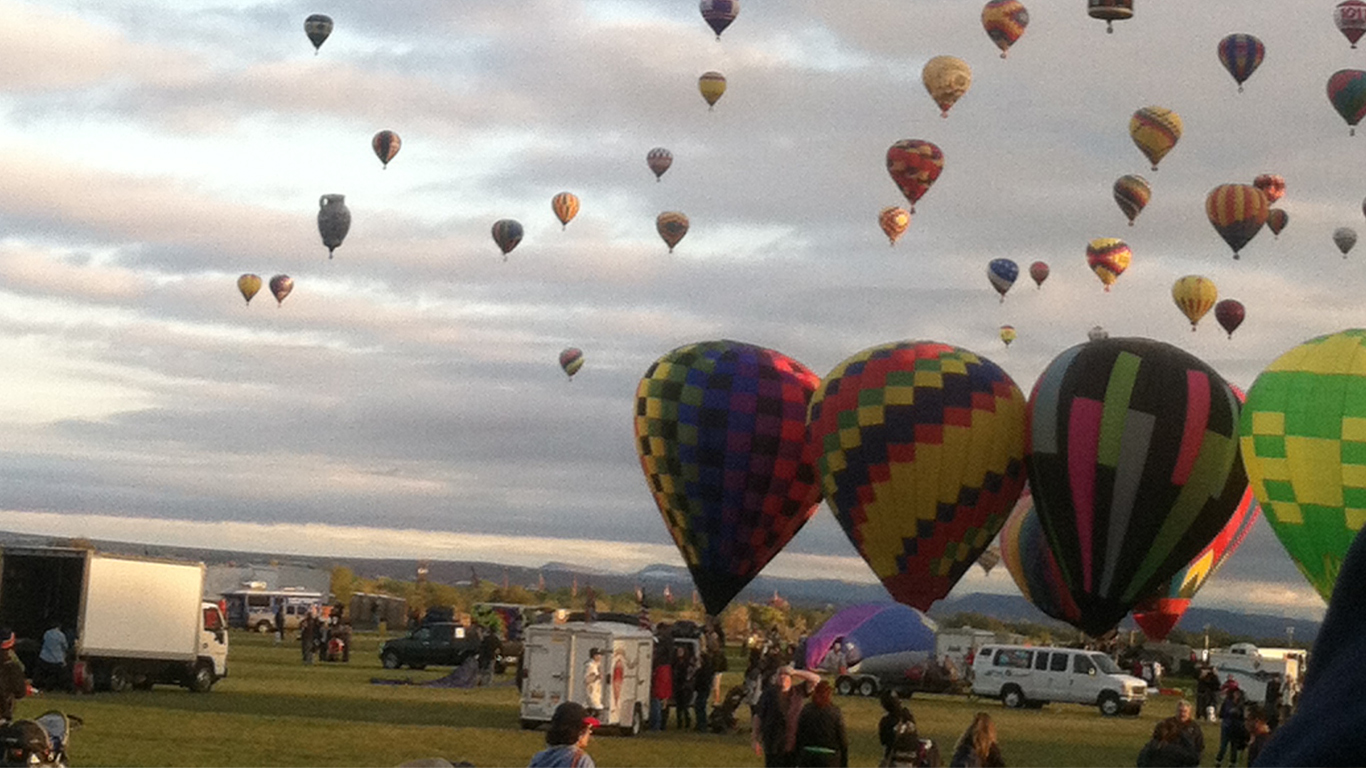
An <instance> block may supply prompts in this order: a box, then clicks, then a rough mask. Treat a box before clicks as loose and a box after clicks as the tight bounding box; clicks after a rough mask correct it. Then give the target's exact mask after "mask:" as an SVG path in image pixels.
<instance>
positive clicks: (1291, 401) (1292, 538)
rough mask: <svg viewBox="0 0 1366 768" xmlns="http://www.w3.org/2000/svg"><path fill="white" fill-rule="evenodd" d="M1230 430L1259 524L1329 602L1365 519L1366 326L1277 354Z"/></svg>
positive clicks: (1313, 340)
mask: <svg viewBox="0 0 1366 768" xmlns="http://www.w3.org/2000/svg"><path fill="white" fill-rule="evenodd" d="M1239 433H1240V439H1241V443H1242V454H1243V464H1244V466H1246V467H1247V477H1248V480H1249V481H1250V482H1251V484H1252V490H1253V492H1254V493H1255V494H1257V501H1258V502H1260V503H1261V505H1262V511H1263V513H1264V514H1265V515H1266V519H1267V522H1269V523H1271V528H1272V530H1274V531H1275V532H1276V536H1277V537H1278V538H1280V540H1281V544H1283V545H1285V549H1286V551H1287V552H1289V553H1290V557H1291V558H1292V559H1294V561H1295V565H1297V566H1299V569H1300V572H1301V573H1303V574H1304V576H1305V578H1307V579H1309V583H1310V584H1313V585H1314V588H1315V589H1317V590H1318V592H1319V594H1320V595H1322V596H1323V599H1324V600H1328V599H1329V598H1330V597H1332V594H1333V584H1334V583H1335V582H1336V581H1337V578H1338V569H1339V568H1340V567H1341V566H1342V560H1343V558H1344V557H1345V556H1346V554H1347V548H1348V547H1350V546H1351V544H1352V539H1354V538H1355V537H1356V535H1357V531H1358V530H1360V529H1361V525H1362V523H1363V522H1366V329H1360V328H1354V329H1351V330H1346V331H1342V332H1340V333H1335V334H1332V335H1330V336H1320V337H1319V338H1317V339H1312V340H1310V341H1307V342H1305V343H1303V344H1301V345H1300V346H1298V347H1295V348H1294V349H1292V350H1290V351H1289V352H1286V353H1285V354H1283V355H1281V356H1280V357H1279V358H1277V359H1276V361H1275V362H1273V363H1272V364H1271V365H1270V366H1268V367H1267V369H1266V370H1264V371H1262V373H1261V375H1260V376H1258V377H1257V381H1256V382H1254V383H1253V385H1252V388H1251V389H1249V390H1248V393H1247V404H1246V405H1245V406H1244V407H1243V413H1242V419H1241V421H1240V424H1239Z"/></svg>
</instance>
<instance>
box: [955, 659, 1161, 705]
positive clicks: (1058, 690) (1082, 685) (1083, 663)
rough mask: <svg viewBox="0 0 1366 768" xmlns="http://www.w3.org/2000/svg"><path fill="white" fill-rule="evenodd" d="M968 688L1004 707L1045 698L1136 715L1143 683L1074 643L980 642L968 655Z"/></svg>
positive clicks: (1144, 693) (1145, 692) (1041, 701)
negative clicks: (1055, 645)
mask: <svg viewBox="0 0 1366 768" xmlns="http://www.w3.org/2000/svg"><path fill="white" fill-rule="evenodd" d="M972 669H973V682H972V692H973V693H975V694H977V695H978V696H990V697H991V698H998V699H1000V700H1001V703H1002V704H1005V705H1006V706H1007V707H1035V706H1043V705H1044V704H1046V703H1048V702H1050V701H1065V702H1072V703H1075V704H1094V705H1096V706H1097V707H1099V708H1100V712H1101V714H1103V715H1106V716H1113V715H1117V714H1119V713H1120V712H1128V713H1129V714H1138V713H1139V712H1140V711H1141V710H1142V709H1143V702H1144V701H1146V700H1147V698H1148V684H1147V683H1145V682H1143V681H1142V680H1140V679H1138V678H1137V677H1134V676H1132V675H1126V674H1124V672H1123V670H1121V669H1120V668H1119V666H1118V665H1116V664H1115V662H1114V661H1113V660H1111V659H1110V657H1109V656H1106V655H1105V654H1103V653H1100V652H1098V651H1085V650H1081V649H1078V648H1048V647H1044V648H1039V647H1032V646H1027V645H985V646H982V648H981V649H979V650H978V651H977V658H975V659H974V660H973V663H972Z"/></svg>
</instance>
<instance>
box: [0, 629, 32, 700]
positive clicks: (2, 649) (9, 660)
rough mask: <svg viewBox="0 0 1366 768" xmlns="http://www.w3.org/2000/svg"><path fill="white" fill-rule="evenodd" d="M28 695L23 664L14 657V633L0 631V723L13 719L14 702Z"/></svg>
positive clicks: (4, 630)
mask: <svg viewBox="0 0 1366 768" xmlns="http://www.w3.org/2000/svg"><path fill="white" fill-rule="evenodd" d="M27 695H28V679H27V678H26V677H25V673H24V663H23V662H22V661H19V659H17V658H16V657H15V656H14V632H12V631H10V630H8V629H0V722H5V723H8V722H9V721H11V720H13V719H14V702H15V701H17V700H18V699H22V698H24V697H25V696H27Z"/></svg>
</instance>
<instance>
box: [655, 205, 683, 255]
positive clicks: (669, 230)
mask: <svg viewBox="0 0 1366 768" xmlns="http://www.w3.org/2000/svg"><path fill="white" fill-rule="evenodd" d="M655 229H656V230H657V231H658V232H659V236H660V237H661V238H663V239H664V243H665V244H666V245H668V246H669V253H673V252H674V246H675V245H678V241H679V240H682V239H683V236H684V235H686V234H688V217H687V216H684V215H683V214H681V213H679V212H678V211H665V212H664V213H661V214H659V216H658V217H657V218H656V219H655Z"/></svg>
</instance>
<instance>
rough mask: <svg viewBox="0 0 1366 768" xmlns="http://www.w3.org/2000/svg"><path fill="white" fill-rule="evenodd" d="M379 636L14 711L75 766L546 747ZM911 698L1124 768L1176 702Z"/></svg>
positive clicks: (386, 757) (682, 741) (639, 745)
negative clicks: (331, 651)
mask: <svg viewBox="0 0 1366 768" xmlns="http://www.w3.org/2000/svg"><path fill="white" fill-rule="evenodd" d="M379 643H380V639H379V638H378V637H377V636H375V635H367V634H359V633H358V634H357V635H356V638H355V650H354V652H353V653H352V657H351V663H350V664H348V665H342V664H322V663H316V664H314V665H313V666H311V667H305V666H304V665H302V664H301V663H300V658H299V651H298V646H297V645H285V646H281V647H276V646H275V645H274V642H273V639H272V638H271V637H267V636H260V635H254V634H248V633H234V634H233V636H232V652H231V657H230V658H231V662H230V665H229V669H230V672H231V675H230V677H228V679H226V680H223V681H220V682H219V684H218V685H217V686H216V687H215V688H214V690H213V691H212V692H211V693H208V694H204V695H200V694H194V693H190V692H189V691H186V690H183V689H178V688H173V687H166V686H158V687H157V688H155V689H154V690H151V691H133V692H129V693H124V694H117V695H116V694H109V693H101V694H95V695H93V696H70V695H65V694H44V695H42V696H40V697H36V698H31V699H25V700H23V701H21V702H19V705H18V711H17V716H19V717H30V716H33V715H37V714H39V713H41V712H43V711H45V710H48V709H61V710H64V711H68V712H71V713H73V714H76V715H79V716H81V717H82V718H84V719H85V721H86V725H85V727H84V728H83V729H81V730H80V731H78V732H77V733H75V734H74V736H73V737H72V745H71V750H70V757H71V762H72V764H73V765H77V766H80V765H105V766H215V765H219V766H277V765H284V766H288V765H300V766H305V765H306V766H330V765H377V766H383V765H398V764H400V763H402V762H405V761H408V760H413V759H416V758H421V757H434V756H440V757H445V758H446V759H448V760H451V761H452V762H456V761H460V760H467V761H469V762H471V763H474V764H475V765H480V766H490V765H512V766H517V765H526V763H527V761H528V760H529V759H530V757H531V755H532V754H534V753H535V752H536V751H538V750H539V749H541V748H542V747H543V746H544V744H545V741H544V739H545V737H544V733H542V732H529V731H522V730H521V729H520V727H519V725H518V717H517V715H518V703H517V690H516V688H514V687H513V686H512V685H511V682H510V678H508V677H506V676H504V677H501V678H500V679H499V684H498V685H495V686H493V687H491V688H484V689H470V690H447V689H439V688H422V687H416V686H381V685H371V684H370V678H372V677H385V678H405V677H409V678H412V679H413V680H414V681H418V682H421V681H426V680H432V679H435V678H438V677H441V676H442V675H444V674H445V673H447V672H448V671H449V669H447V668H441V669H429V670H425V671H421V672H415V671H412V670H408V669H404V670H401V671H390V670H385V669H382V668H381V667H380V666H379V660H378V647H379ZM731 669H732V670H733V671H731V672H728V673H727V675H726V680H725V685H726V687H729V686H730V685H732V684H734V683H735V682H738V681H739V678H740V675H739V672H738V671H735V670H737V669H738V665H737V664H732V666H731ZM836 703H837V704H839V706H840V707H841V709H842V710H843V711H844V717H845V722H846V724H847V726H848V729H849V738H850V743H851V754H850V764H851V765H876V764H877V763H878V760H879V759H880V757H881V752H880V749H879V747H878V744H877V732H876V731H877V721H878V718H879V717H881V714H882V713H881V709H880V707H879V706H878V704H877V702H876V700H873V699H862V698H856V697H837V698H836ZM910 706H911V707H912V709H913V711H914V712H915V715H916V720H917V721H918V722H919V724H920V730H921V733H922V734H923V735H926V736H928V737H930V738H933V739H935V740H936V741H937V742H939V744H940V749H941V751H942V752H943V757H944V761H945V763H947V761H948V758H949V752H950V751H951V749H952V747H953V744H954V742H956V741H957V738H958V735H959V734H960V733H961V732H962V730H963V728H965V727H966V726H967V724H968V722H969V721H970V720H971V719H972V715H973V713H975V712H977V711H986V712H989V713H990V714H991V716H992V718H993V719H994V720H995V721H996V724H997V729H998V732H999V735H1000V742H1001V748H1002V751H1003V753H1004V755H1005V759H1006V762H1007V763H1008V764H1009V765H1012V766H1031V765H1039V766H1045V765H1055V766H1130V765H1133V764H1134V761H1135V758H1136V756H1137V755H1138V751H1139V749H1140V748H1141V747H1142V746H1143V744H1144V743H1145V742H1146V741H1147V739H1148V736H1149V734H1150V733H1151V732H1152V728H1153V724H1154V723H1155V722H1156V721H1157V720H1158V719H1159V718H1161V717H1165V716H1167V715H1168V714H1171V712H1172V711H1174V709H1175V700H1174V699H1171V698H1158V699H1155V700H1152V701H1150V702H1149V706H1147V707H1145V708H1144V712H1143V714H1142V715H1141V716H1139V717H1122V718H1104V717H1101V716H1100V715H1099V713H1098V712H1097V711H1096V709H1095V707H1082V706H1076V705H1058V704H1053V705H1049V706H1047V707H1045V708H1044V709H1042V710H1006V709H1004V708H1002V707H1001V705H1000V704H999V703H998V702H995V701H991V700H979V701H969V700H968V699H966V698H963V697H950V696H923V697H921V696H917V697H916V698H914V699H913V700H911V702H910ZM742 709H743V708H742ZM745 714H746V716H747V711H746V712H745ZM1205 739H1206V744H1207V746H1206V749H1205V759H1204V764H1205V765H1211V764H1213V761H1214V749H1215V747H1217V746H1218V729H1217V726H1215V725H1214V724H1205ZM589 751H590V752H591V753H592V754H593V757H594V759H595V760H596V761H597V763H598V764H599V765H602V766H663V765H677V766H694V765H717V766H724V765H749V766H758V765H762V764H763V761H762V759H761V758H759V757H757V756H755V755H754V753H753V751H752V750H751V749H750V746H749V737H748V733H747V731H746V732H742V733H738V734H730V735H714V734H698V733H680V732H678V731H672V730H671V731H666V732H664V733H662V734H654V733H646V734H644V735H642V736H640V737H637V738H619V737H615V736H608V735H601V736H597V737H595V738H594V739H593V742H592V744H591V745H590V747H589Z"/></svg>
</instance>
